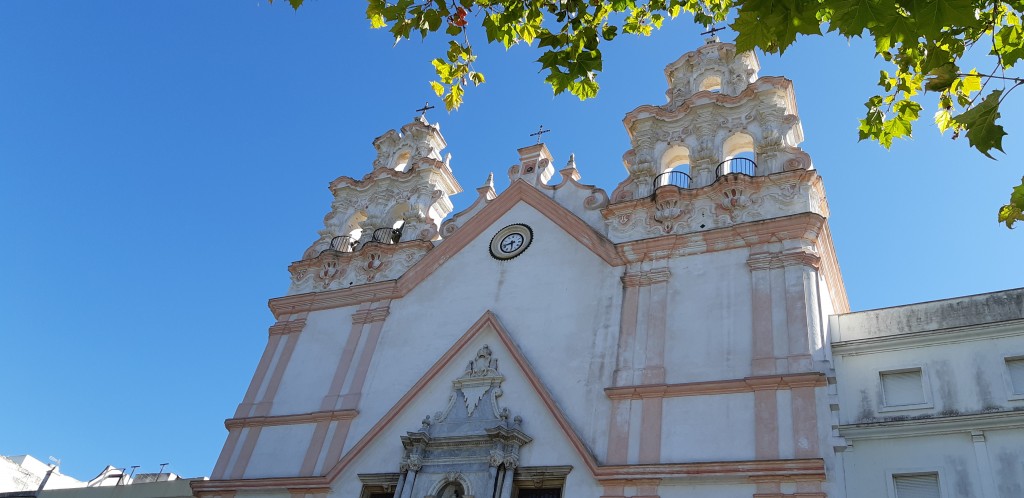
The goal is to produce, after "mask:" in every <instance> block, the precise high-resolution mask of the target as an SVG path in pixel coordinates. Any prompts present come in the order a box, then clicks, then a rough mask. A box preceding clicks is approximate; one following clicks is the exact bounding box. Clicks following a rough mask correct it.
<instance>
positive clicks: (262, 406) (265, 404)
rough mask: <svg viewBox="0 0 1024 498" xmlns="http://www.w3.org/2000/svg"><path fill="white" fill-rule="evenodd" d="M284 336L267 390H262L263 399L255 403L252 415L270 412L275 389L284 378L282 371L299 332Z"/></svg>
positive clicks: (288, 360)
mask: <svg viewBox="0 0 1024 498" xmlns="http://www.w3.org/2000/svg"><path fill="white" fill-rule="evenodd" d="M285 337H287V341H288V342H286V343H285V344H284V349H283V350H282V351H281V356H280V357H279V358H278V359H277V364H276V365H274V373H273V374H271V377H270V382H269V383H268V384H267V390H266V391H264V392H263V399H262V400H260V402H259V404H257V405H256V410H255V413H254V415H257V416H263V415H267V414H269V413H270V407H271V405H272V404H273V403H274V398H275V397H276V396H277V389H278V388H279V387H281V379H282V378H284V372H285V370H286V369H287V368H288V363H290V362H291V359H292V352H294V351H295V344H297V343H298V342H299V334H290V335H288V336H285Z"/></svg>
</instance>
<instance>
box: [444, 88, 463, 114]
mask: <svg viewBox="0 0 1024 498" xmlns="http://www.w3.org/2000/svg"><path fill="white" fill-rule="evenodd" d="M464 92H465V90H463V89H462V85H460V84H458V83H456V84H454V85H452V86H451V90H449V91H448V94H447V95H445V96H444V97H442V98H441V100H443V101H444V107H445V109H448V110H449V111H452V110H457V109H458V108H459V106H461V105H462V94H463V93H464Z"/></svg>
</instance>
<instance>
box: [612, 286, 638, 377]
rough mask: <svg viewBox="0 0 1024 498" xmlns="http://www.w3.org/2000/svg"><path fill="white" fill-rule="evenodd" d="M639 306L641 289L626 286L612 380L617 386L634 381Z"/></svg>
mask: <svg viewBox="0 0 1024 498" xmlns="http://www.w3.org/2000/svg"><path fill="white" fill-rule="evenodd" d="M623 278H625V277H623ZM623 283H625V280H623ZM639 307H640V289H639V288H638V287H637V286H626V288H625V291H624V293H623V296H622V316H621V318H620V322H619V344H618V351H617V352H616V359H615V373H614V379H613V381H612V382H613V383H614V384H615V385H617V386H621V385H629V384H632V383H633V349H634V347H635V343H636V327H637V315H638V313H639Z"/></svg>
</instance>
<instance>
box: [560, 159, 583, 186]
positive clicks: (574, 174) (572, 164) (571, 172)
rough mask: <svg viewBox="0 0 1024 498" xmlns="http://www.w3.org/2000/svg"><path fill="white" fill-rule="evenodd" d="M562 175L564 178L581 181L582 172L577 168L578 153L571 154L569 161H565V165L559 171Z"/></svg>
mask: <svg viewBox="0 0 1024 498" xmlns="http://www.w3.org/2000/svg"><path fill="white" fill-rule="evenodd" d="M558 173H559V174H561V175H562V178H571V179H572V180H573V181H579V179H580V172H579V170H578V169H576V154H569V162H567V163H565V167H564V168H562V169H561V170H559V171H558Z"/></svg>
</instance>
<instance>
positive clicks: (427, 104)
mask: <svg viewBox="0 0 1024 498" xmlns="http://www.w3.org/2000/svg"><path fill="white" fill-rule="evenodd" d="M433 108H434V106H432V105H430V102H424V103H423V107H420V108H419V109H416V112H418V113H420V117H421V118H422V117H424V116H426V115H427V111H429V110H431V109H433Z"/></svg>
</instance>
